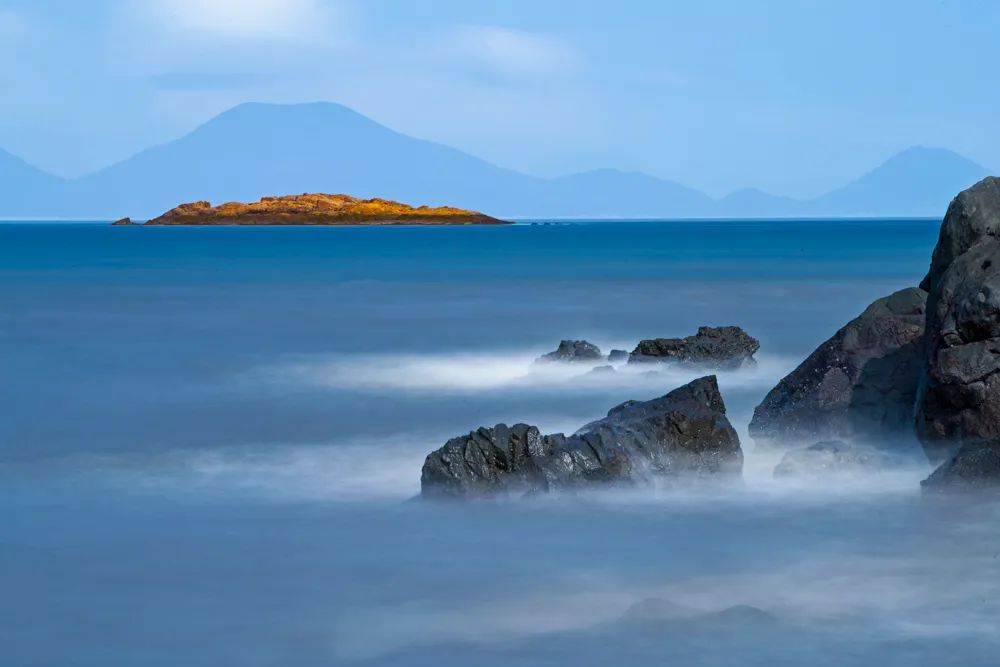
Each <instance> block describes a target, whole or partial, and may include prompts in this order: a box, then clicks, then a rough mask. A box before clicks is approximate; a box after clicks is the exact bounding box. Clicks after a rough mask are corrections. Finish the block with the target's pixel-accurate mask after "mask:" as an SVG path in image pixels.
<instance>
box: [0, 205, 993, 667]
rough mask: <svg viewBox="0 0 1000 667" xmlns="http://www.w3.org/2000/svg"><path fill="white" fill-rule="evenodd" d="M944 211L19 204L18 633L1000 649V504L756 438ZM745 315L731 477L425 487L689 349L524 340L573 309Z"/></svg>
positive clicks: (704, 660)
mask: <svg viewBox="0 0 1000 667" xmlns="http://www.w3.org/2000/svg"><path fill="white" fill-rule="evenodd" d="M939 224H940V221H938V220H858V219H852V220H782V221H745V220H733V221H572V222H565V221H525V222H521V223H518V224H515V225H512V226H504V227H419V228H418V227H393V228H372V227H368V228H365V227H343V228H338V227H321V228H297V227H286V228H274V227H266V228H228V227H207V228H170V227H155V228H154V227H150V228H144V227H141V226H136V227H112V226H110V225H109V224H107V223H106V222H94V223H43V222H31V223H27V222H26V223H3V224H0V405H2V406H3V408H2V418H0V516H2V517H3V524H2V530H0V590H2V591H3V594H2V595H0V664H2V665H12V666H13V665H53V666H54V665H59V666H62V665H75V666H86V667H90V666H94V667H97V666H101V667H107V666H109V665H143V666H144V665H149V666H161V665H162V666H164V667H165V666H171V667H175V666H178V665H184V666H185V667H200V666H202V665H205V666H208V665H213V666H215V665H249V666H258V665H259V666H286V665H296V666H300V667H307V666H312V665H398V666H422V665H429V666H430V665H433V666H435V667H468V666H472V665H475V666H497V667H500V666H509V665H538V666H541V665H595V666H596V665H628V666H645V665H665V664H669V665H695V666H700V665H708V666H723V665H726V666H729V665H762V666H763V665H768V666H772V667H773V666H784V665H787V666H789V667H791V666H801V665H804V664H809V665H814V666H820V665H830V666H833V665H837V666H844V665H859V666H860V665H878V666H879V667H888V666H895V665H900V666H902V665H907V666H909V665H912V664H915V663H916V662H919V663H920V664H938V665H946V664H949V665H950V664H953V665H963V666H976V665H995V664H996V656H997V655H998V650H1000V636H998V634H997V627H998V626H1000V536H998V534H997V531H996V526H997V521H998V520H1000V506H994V505H989V504H980V505H974V506H970V505H968V504H967V505H965V506H960V505H959V506H956V505H952V504H950V503H947V502H946V501H938V502H930V501H928V500H927V499H924V498H922V497H921V494H920V489H919V481H920V480H921V479H922V478H923V477H926V475H927V474H928V472H929V466H928V465H922V464H914V465H913V466H912V467H905V468H902V469H900V470H893V471H891V472H883V473H873V474H872V475H870V476H858V477H857V478H852V479H850V480H843V479H841V480H838V482H837V483H836V484H830V485H828V486H823V485H815V484H809V485H807V484H801V483H796V482H794V481H781V480H775V479H774V478H772V476H771V470H772V469H773V467H774V465H775V463H776V462H777V460H776V455H775V454H774V453H772V452H755V451H754V445H753V442H752V440H751V439H750V438H749V436H748V435H747V433H746V427H747V424H748V422H749V419H750V416H751V414H752V411H753V408H754V406H756V405H757V403H759V401H760V400H761V398H762V397H763V396H764V394H765V393H766V392H767V391H768V390H769V389H770V388H771V387H773V386H774V384H775V383H776V382H777V381H778V380H779V379H780V378H781V377H782V376H783V375H784V374H786V373H787V372H789V371H790V370H791V369H793V368H794V367H795V366H796V365H797V364H798V363H799V362H801V361H802V359H804V358H805V356H806V355H808V354H809V353H810V352H811V351H812V350H813V349H814V348H815V347H816V346H817V345H818V344H820V343H821V342H822V341H823V340H825V339H826V338H828V337H829V336H830V335H832V334H833V333H834V332H835V331H836V330H837V329H839V328H840V327H841V326H843V325H844V324H845V323H846V322H847V321H848V320H849V319H851V318H853V317H855V316H856V315H857V314H859V313H860V312H861V311H862V310H863V309H864V308H865V307H866V306H867V305H868V304H869V303H870V302H871V301H873V300H874V299H876V298H878V297H881V296H884V295H886V294H888V293H890V292H892V291H894V290H896V289H899V288H902V287H906V286H910V285H914V284H916V283H917V282H919V280H920V278H921V277H922V276H923V274H924V273H925V272H926V269H927V264H928V258H929V256H930V252H931V249H932V248H933V246H934V243H935V241H936V239H937V233H938V227H939ZM731 324H733V325H739V326H742V327H743V328H744V329H746V330H747V331H748V332H749V333H750V334H752V335H753V336H755V337H757V338H759V339H760V341H761V345H762V347H761V351H760V352H759V353H758V355H757V357H758V361H759V363H758V364H757V366H756V367H753V368H748V369H743V370H738V371H725V372H720V374H719V383H720V386H721V388H722V392H723V396H724V398H725V401H726V404H727V407H728V412H729V416H730V419H731V420H732V422H733V424H734V426H736V428H737V430H738V432H739V433H740V436H741V440H742V442H743V447H744V450H745V452H746V465H745V473H744V481H743V482H742V483H740V484H736V483H733V484H731V485H729V486H727V487H723V488H720V487H714V486H713V487H700V486H683V487H682V486H676V485H674V486H671V485H664V486H663V487H662V488H661V487H657V488H643V489H636V490H629V491H624V490H608V491H595V492H592V493H579V494H573V495H559V496H552V497H532V498H523V499H518V500H502V501H501V500H496V501H482V502H472V503H444V504H441V503H429V502H422V501H419V500H415V497H416V496H417V495H418V494H419V491H420V467H421V464H422V462H423V459H424V457H425V456H426V454H427V453H428V452H430V451H431V450H433V449H435V448H437V447H439V446H441V445H442V444H443V443H444V442H445V441H446V440H447V439H448V438H451V437H454V436H457V435H461V434H464V433H468V432H469V431H470V430H473V429H475V428H476V427H479V426H482V425H493V424H496V423H499V422H504V423H514V422H526V423H530V424H536V425H538V426H539V427H540V428H541V429H542V431H543V432H557V431H562V432H572V431H573V430H575V429H576V428H578V427H579V426H581V425H582V424H584V423H586V422H588V421H591V420H593V419H595V418H598V417H601V416H603V415H604V414H605V413H606V412H607V410H608V409H609V408H610V407H612V406H614V405H617V404H619V403H621V402H622V401H624V400H626V399H633V398H634V399H648V398H652V397H655V396H659V395H662V394H665V393H666V392H668V391H670V390H671V389H674V388H676V387H677V386H680V385H681V384H683V383H685V382H687V381H688V380H690V379H692V378H693V377H694V376H693V375H690V374H685V371H680V370H675V371H670V372H668V373H661V374H659V375H655V376H649V375H645V374H640V373H629V372H625V370H626V369H620V371H619V372H616V373H613V374H602V375H587V374H585V373H584V372H582V371H580V370H578V369H565V368H559V369H550V368H539V367H537V366H535V365H533V364H532V361H533V360H534V359H535V358H536V357H537V356H539V355H540V354H542V353H544V352H548V351H550V350H552V349H554V348H555V347H556V345H557V344H558V342H559V341H560V339H564V338H573V339H579V338H585V339H587V340H590V341H592V342H594V343H596V344H598V345H599V346H600V347H601V348H602V349H603V350H605V351H607V350H609V349H612V348H620V349H626V350H630V349H632V347H634V346H635V343H636V342H637V341H638V340H639V339H642V338H650V337H658V336H664V337H666V336H683V335H688V334H691V333H693V332H694V331H695V329H696V328H697V327H698V326H700V325H716V326H717V325H731ZM650 598H657V599H662V600H668V601H670V603H671V604H675V605H677V606H678V607H682V608H684V609H687V610H691V613H690V614H689V615H688V616H687V617H686V618H688V620H685V621H684V622H678V623H677V624H675V625H669V624H668V625H666V626H656V627H655V628H654V627H650V626H648V625H643V624H641V623H640V624H635V623H627V622H624V621H623V620H622V616H623V614H624V613H625V612H626V610H628V609H630V608H633V609H634V608H635V607H634V605H636V603H640V602H641V601H643V600H647V599H650ZM626 616H627V615H626ZM692 618H693V619H694V620H691V619H692ZM699 619H700V620H699Z"/></svg>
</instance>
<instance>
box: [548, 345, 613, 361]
mask: <svg viewBox="0 0 1000 667" xmlns="http://www.w3.org/2000/svg"><path fill="white" fill-rule="evenodd" d="M602 359H604V357H603V355H601V348H599V347H597V346H596V345H594V344H593V343H589V342H587V341H585V340H564V341H560V342H559V347H558V348H556V350H555V351H553V352H549V353H547V354H543V355H542V356H540V357H538V361H540V362H546V361H567V362H575V361H601V360H602Z"/></svg>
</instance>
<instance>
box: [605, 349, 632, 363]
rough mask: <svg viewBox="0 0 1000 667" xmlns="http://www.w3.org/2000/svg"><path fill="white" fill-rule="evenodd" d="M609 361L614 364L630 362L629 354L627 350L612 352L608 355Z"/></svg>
mask: <svg viewBox="0 0 1000 667" xmlns="http://www.w3.org/2000/svg"><path fill="white" fill-rule="evenodd" d="M608 361H610V362H612V363H614V362H617V361H628V352H627V351H625V350H611V352H609V353H608Z"/></svg>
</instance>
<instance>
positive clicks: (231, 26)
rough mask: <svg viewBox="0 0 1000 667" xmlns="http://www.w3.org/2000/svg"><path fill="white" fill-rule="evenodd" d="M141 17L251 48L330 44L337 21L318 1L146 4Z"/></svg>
mask: <svg viewBox="0 0 1000 667" xmlns="http://www.w3.org/2000/svg"><path fill="white" fill-rule="evenodd" d="M142 11H143V13H144V14H145V18H147V19H149V20H152V21H154V22H156V23H157V24H158V25H159V26H160V27H161V28H163V29H164V30H167V31H170V32H175V33H180V34H184V35H188V36H191V37H202V38H213V39H221V40H228V41H254V42H261V41H263V42H289V41H300V40H306V41H314V40H319V39H336V38H338V37H339V36H340V31H339V30H338V19H340V18H342V16H341V12H340V11H339V6H338V5H335V4H333V3H329V2H322V1H321V0H146V1H145V2H144V3H143V6H142Z"/></svg>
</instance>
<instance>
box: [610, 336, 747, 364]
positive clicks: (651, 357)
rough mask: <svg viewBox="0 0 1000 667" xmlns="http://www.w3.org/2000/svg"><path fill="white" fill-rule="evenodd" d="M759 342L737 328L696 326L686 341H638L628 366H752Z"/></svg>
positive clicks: (658, 339) (662, 339)
mask: <svg viewBox="0 0 1000 667" xmlns="http://www.w3.org/2000/svg"><path fill="white" fill-rule="evenodd" d="M759 349H760V342H759V341H758V340H757V339H756V338H754V337H752V336H750V335H749V334H747V332H746V331H744V330H743V329H741V328H740V327H698V333H696V334H695V335H693V336H687V337H685V338H649V339H646V340H642V341H639V344H638V345H637V346H636V348H635V350H633V351H632V353H631V354H630V355H629V360H628V361H629V363H630V364H631V363H644V362H679V363H683V364H694V365H700V366H712V367H715V368H739V367H740V366H743V365H745V364H748V363H753V355H754V353H755V352H756V351H757V350H759Z"/></svg>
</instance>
